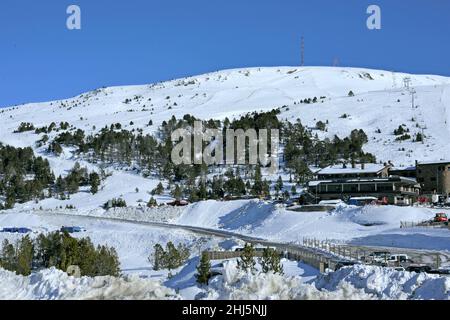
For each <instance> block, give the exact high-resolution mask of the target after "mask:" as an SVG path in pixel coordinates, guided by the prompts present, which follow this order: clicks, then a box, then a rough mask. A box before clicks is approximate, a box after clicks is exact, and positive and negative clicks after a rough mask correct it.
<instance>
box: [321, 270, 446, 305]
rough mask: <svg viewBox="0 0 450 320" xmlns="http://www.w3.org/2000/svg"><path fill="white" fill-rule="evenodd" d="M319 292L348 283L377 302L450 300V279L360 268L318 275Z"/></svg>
mask: <svg viewBox="0 0 450 320" xmlns="http://www.w3.org/2000/svg"><path fill="white" fill-rule="evenodd" d="M314 284H315V286H316V288H317V289H319V290H327V291H336V290H340V288H342V286H343V285H345V284H348V285H351V286H352V287H354V288H357V289H361V290H363V291H364V292H365V293H366V294H370V295H373V296H375V297H377V298H378V299H389V300H390V299H394V300H406V299H408V300H410V299H425V300H432V299H434V300H449V299H450V278H448V277H440V276H437V275H430V274H426V273H420V274H419V273H412V272H405V271H395V270H394V269H390V268H381V267H374V266H363V265H358V266H354V267H351V268H342V269H340V270H338V271H336V272H333V273H329V274H326V275H322V276H319V277H318V278H317V280H316V281H315V282H314Z"/></svg>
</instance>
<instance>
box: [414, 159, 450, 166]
mask: <svg viewBox="0 0 450 320" xmlns="http://www.w3.org/2000/svg"><path fill="white" fill-rule="evenodd" d="M447 163H450V160H436V161H420V162H418V164H419V165H429V164H447Z"/></svg>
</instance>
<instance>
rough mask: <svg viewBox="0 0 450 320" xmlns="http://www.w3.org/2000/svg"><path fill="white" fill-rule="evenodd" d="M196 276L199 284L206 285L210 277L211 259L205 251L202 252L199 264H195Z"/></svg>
mask: <svg viewBox="0 0 450 320" xmlns="http://www.w3.org/2000/svg"><path fill="white" fill-rule="evenodd" d="M196 278H197V282H198V283H199V284H206V285H208V282H209V279H210V278H211V261H210V260H209V256H208V253H207V252H206V251H205V252H203V253H202V257H201V259H200V264H199V265H198V266H197V274H196Z"/></svg>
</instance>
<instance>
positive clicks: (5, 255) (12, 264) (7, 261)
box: [0, 239, 17, 271]
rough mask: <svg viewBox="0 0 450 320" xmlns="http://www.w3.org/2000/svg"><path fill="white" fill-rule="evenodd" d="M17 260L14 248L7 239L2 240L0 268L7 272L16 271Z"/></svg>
mask: <svg viewBox="0 0 450 320" xmlns="http://www.w3.org/2000/svg"><path fill="white" fill-rule="evenodd" d="M16 265H17V259H16V250H15V249H14V246H13V245H12V244H11V243H9V241H8V240H7V239H5V240H3V244H2V252H1V256H0V266H1V267H2V268H3V269H5V270H8V271H14V270H15V269H16Z"/></svg>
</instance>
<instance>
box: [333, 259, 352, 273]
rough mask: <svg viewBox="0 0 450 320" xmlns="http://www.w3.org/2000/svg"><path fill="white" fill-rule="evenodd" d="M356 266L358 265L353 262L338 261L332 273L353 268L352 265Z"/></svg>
mask: <svg viewBox="0 0 450 320" xmlns="http://www.w3.org/2000/svg"><path fill="white" fill-rule="evenodd" d="M357 264H358V263H357V262H354V261H347V260H341V261H338V262H337V263H336V266H335V267H334V271H338V270H339V269H341V268H344V267H351V266H354V265H357Z"/></svg>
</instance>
